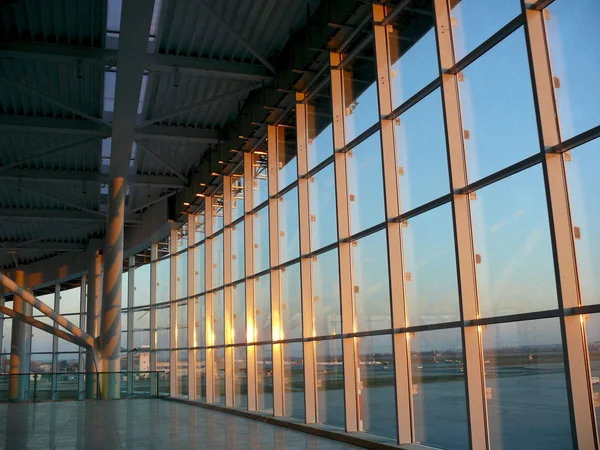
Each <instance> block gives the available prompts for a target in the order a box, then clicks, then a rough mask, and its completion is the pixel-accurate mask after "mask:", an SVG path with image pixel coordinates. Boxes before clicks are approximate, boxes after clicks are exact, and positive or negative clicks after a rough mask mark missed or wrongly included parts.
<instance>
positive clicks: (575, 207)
mask: <svg viewBox="0 0 600 450" xmlns="http://www.w3.org/2000/svg"><path fill="white" fill-rule="evenodd" d="M570 156H571V161H567V162H566V168H567V175H568V180H569V199H570V200H571V214H572V216H571V219H572V222H573V226H574V227H575V230H576V232H578V233H579V238H578V239H576V240H575V245H576V249H577V266H578V274H579V289H580V293H581V300H582V303H583V304H586V305H590V304H594V303H600V280H598V273H599V271H600V252H598V248H600V202H598V199H597V194H596V193H597V192H600V178H598V168H599V167H600V139H596V140H594V141H591V142H588V143H587V144H584V145H582V146H580V147H577V148H575V149H573V150H571V152H570Z"/></svg>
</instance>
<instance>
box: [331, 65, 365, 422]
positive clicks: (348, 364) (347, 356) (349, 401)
mask: <svg viewBox="0 0 600 450" xmlns="http://www.w3.org/2000/svg"><path fill="white" fill-rule="evenodd" d="M340 62H341V55H340V54H338V53H331V54H330V64H331V98H332V103H333V104H332V107H333V146H334V149H335V153H334V157H335V159H334V166H335V193H336V206H337V208H336V209H337V224H338V240H339V247H338V248H339V263H340V299H341V302H342V334H347V333H353V332H354V331H356V330H355V323H354V305H353V295H352V255H351V249H350V243H349V242H342V241H343V240H344V239H346V238H348V237H349V236H350V215H349V207H348V183H347V172H346V154H345V153H344V151H343V148H344V146H345V135H344V116H345V115H344V101H343V94H344V92H343V71H342V70H340V69H337V68H336V67H337V65H338V64H339V63H340ZM342 348H343V361H344V403H345V409H346V431H348V432H352V431H362V417H361V404H360V398H359V391H358V371H359V370H360V366H359V364H358V355H357V342H356V339H355V338H346V339H343V343H342Z"/></svg>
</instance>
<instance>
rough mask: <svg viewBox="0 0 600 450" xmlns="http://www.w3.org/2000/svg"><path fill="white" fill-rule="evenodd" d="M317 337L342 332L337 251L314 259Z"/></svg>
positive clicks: (314, 307) (314, 303) (315, 332)
mask: <svg viewBox="0 0 600 450" xmlns="http://www.w3.org/2000/svg"><path fill="white" fill-rule="evenodd" d="M312 275H313V313H314V322H313V323H314V330H313V333H314V335H315V336H329V335H334V334H340V333H341V332H342V323H341V320H342V317H341V310H340V285H339V282H338V279H339V262H338V251H337V249H335V250H331V251H329V252H327V253H323V254H321V255H318V256H314V257H313V258H312Z"/></svg>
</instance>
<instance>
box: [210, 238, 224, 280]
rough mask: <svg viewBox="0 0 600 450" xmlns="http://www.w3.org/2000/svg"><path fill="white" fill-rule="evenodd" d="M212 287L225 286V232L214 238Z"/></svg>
mask: <svg viewBox="0 0 600 450" xmlns="http://www.w3.org/2000/svg"><path fill="white" fill-rule="evenodd" d="M212 246H213V247H212V262H213V266H212V283H213V285H212V288H213V289H214V288H218V287H220V286H223V233H221V234H219V235H218V236H216V237H215V238H214V239H213V240H212Z"/></svg>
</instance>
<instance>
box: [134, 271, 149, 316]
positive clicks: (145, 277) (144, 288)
mask: <svg viewBox="0 0 600 450" xmlns="http://www.w3.org/2000/svg"><path fill="white" fill-rule="evenodd" d="M134 269H135V270H134V275H133V306H146V305H149V304H150V264H144V265H143V266H140V267H135V268H134Z"/></svg>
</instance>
